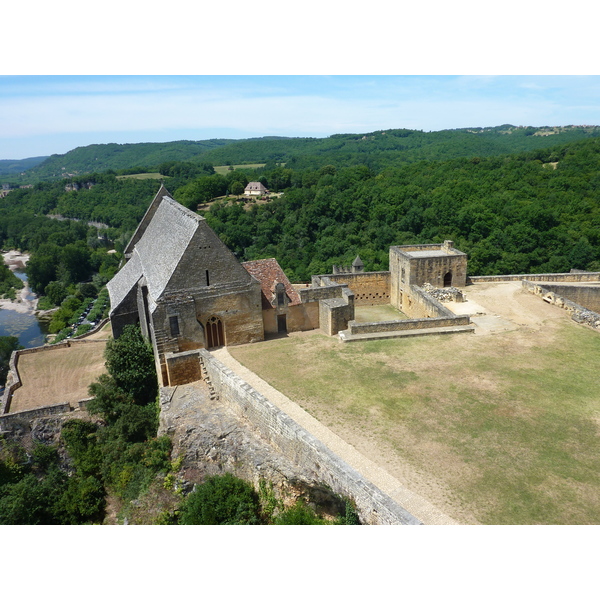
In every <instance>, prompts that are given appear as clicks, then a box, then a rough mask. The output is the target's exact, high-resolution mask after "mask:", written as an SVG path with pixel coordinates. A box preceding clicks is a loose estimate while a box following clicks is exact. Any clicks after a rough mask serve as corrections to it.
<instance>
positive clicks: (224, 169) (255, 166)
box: [214, 163, 266, 175]
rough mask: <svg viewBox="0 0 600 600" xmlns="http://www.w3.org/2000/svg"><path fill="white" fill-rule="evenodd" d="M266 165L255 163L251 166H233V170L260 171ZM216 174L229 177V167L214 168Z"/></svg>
mask: <svg viewBox="0 0 600 600" xmlns="http://www.w3.org/2000/svg"><path fill="white" fill-rule="evenodd" d="M265 164H266V163H254V164H251V165H231V166H232V167H233V170H234V171H235V170H236V169H260V168H262V167H264V166H265ZM214 169H215V173H217V174H218V175H227V173H228V171H229V165H219V166H218V167H214Z"/></svg>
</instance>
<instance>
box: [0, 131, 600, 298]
mask: <svg viewBox="0 0 600 600" xmlns="http://www.w3.org/2000/svg"><path fill="white" fill-rule="evenodd" d="M530 137H531V136H530ZM548 137H553V136H548ZM544 139H547V138H544ZM599 167H600V140H599V139H598V138H590V139H587V140H582V141H578V142H571V143H568V144H564V145H558V146H552V147H549V148H542V149H537V150H530V151H527V152H520V153H513V154H504V155H499V156H479V155H476V156H470V157H459V158H452V159H448V160H420V161H417V162H412V163H410V164H402V165H399V166H384V167H380V168H370V167H368V166H366V165H364V164H357V165H353V164H351V165H346V166H336V165H334V164H327V165H324V166H321V167H306V168H295V167H294V168H293V167H290V166H288V165H287V164H286V165H285V166H281V165H278V166H273V165H271V166H269V165H268V164H267V165H266V166H265V167H263V168H259V169H236V170H230V171H228V172H227V175H217V174H214V171H212V166H211V165H210V164H203V165H202V166H201V167H200V168H199V170H198V166H195V167H191V166H190V163H187V162H184V163H177V162H171V163H165V164H163V172H164V173H165V174H164V175H163V180H162V181H163V182H164V184H165V186H166V187H167V189H168V190H169V191H170V192H171V193H172V194H173V195H174V197H175V198H176V199H178V200H179V201H180V202H182V203H183V204H185V205H186V206H188V207H191V208H192V209H195V207H196V206H197V205H198V203H207V202H208V203H209V205H210V209H209V210H207V211H205V212H203V213H202V214H204V216H205V217H206V219H207V221H208V223H209V225H210V226H211V227H212V228H213V229H214V230H215V231H216V232H217V233H218V234H219V236H220V237H221V239H222V240H223V241H224V242H225V243H226V244H227V245H228V246H229V248H230V249H231V250H232V251H233V252H235V254H236V255H237V256H238V258H239V259H240V260H254V259H258V258H270V257H274V258H276V259H277V260H278V261H279V263H280V264H281V266H282V267H283V268H284V270H285V271H286V273H287V274H288V276H289V277H290V279H291V280H292V281H295V282H301V281H308V280H310V276H311V275H313V274H319V273H328V272H331V267H332V265H333V264H350V263H351V261H352V260H353V259H354V257H355V256H356V255H357V254H359V255H360V256H361V258H362V260H363V262H364V263H365V268H366V269H368V270H384V269H387V267H388V248H389V246H390V245H398V244H408V243H436V242H441V241H443V240H444V239H452V240H454V242H455V244H456V246H457V247H458V248H459V249H461V250H462V251H464V252H467V253H468V255H469V274H471V275H488V274H508V273H539V272H563V271H568V270H570V269H573V268H574V269H588V270H596V269H599V268H600V263H599V262H598V261H599V260H600V233H599V231H600V230H599V228H598V224H599V218H600V217H599V207H598V186H599V184H600V174H599V173H600V169H599ZM211 171H212V172H211ZM166 173H171V174H170V175H167V174H166ZM252 180H258V181H261V182H263V183H264V184H265V185H266V186H267V187H268V188H269V189H270V190H271V191H274V192H279V194H281V195H279V194H277V195H276V196H277V197H274V198H273V199H272V200H271V201H269V202H267V203H256V202H254V203H253V202H252V201H248V200H244V199H243V197H242V198H238V196H237V194H239V193H240V191H241V189H242V188H243V186H245V185H246V183H247V182H248V181H252ZM69 184H70V185H71V186H73V185H74V184H75V186H76V187H78V189H75V190H70V191H67V189H66V185H65V181H64V180H59V181H45V182H39V183H37V184H35V185H34V186H33V187H32V188H29V189H17V190H13V191H11V192H10V193H9V194H8V195H7V196H6V197H5V198H2V199H0V244H1V245H2V247H3V248H4V249H9V248H19V249H20V250H22V251H28V252H31V253H33V259H32V260H31V262H30V265H29V267H28V273H29V276H30V280H31V283H32V285H33V288H34V290H35V291H37V292H38V293H43V290H44V289H45V287H46V286H47V285H48V284H49V283H51V282H52V281H57V280H59V281H62V282H63V283H64V284H65V285H68V284H71V283H74V282H76V281H84V280H86V278H89V277H91V276H92V275H93V274H94V273H102V274H103V277H102V279H103V280H104V282H105V281H106V280H107V279H108V278H110V276H112V274H114V272H115V269H116V266H117V265H118V261H119V257H120V255H119V252H120V251H121V250H122V249H123V247H124V245H125V244H126V243H127V241H128V239H129V237H130V236H131V234H132V233H133V231H134V230H135V227H136V226H137V224H138V222H139V220H140V219H141V217H142V216H143V214H144V211H145V210H146V208H147V206H148V205H149V203H150V201H151V200H152V198H153V196H154V195H155V193H156V191H157V189H158V186H159V182H158V181H156V180H152V179H135V178H130V177H123V176H122V174H118V173H110V172H105V173H91V174H87V175H81V176H79V177H76V178H72V179H70V180H69ZM233 192H235V194H236V195H230V196H228V194H232V193H233ZM215 198H217V199H216V200H214V199H215ZM213 200H214V201H213ZM49 215H54V216H56V215H61V216H62V217H66V218H67V219H79V220H80V221H74V220H63V221H59V220H56V219H50V218H48V216H49ZM87 221H97V222H101V223H104V224H106V225H107V226H108V229H104V230H101V231H102V232H103V236H104V237H101V238H99V237H98V230H96V229H95V228H93V227H89V226H88V225H86V222H87ZM109 248H114V249H115V250H116V251H117V253H116V254H114V253H113V254H108V255H107V251H108V249H109ZM96 283H101V282H100V280H97V281H96Z"/></svg>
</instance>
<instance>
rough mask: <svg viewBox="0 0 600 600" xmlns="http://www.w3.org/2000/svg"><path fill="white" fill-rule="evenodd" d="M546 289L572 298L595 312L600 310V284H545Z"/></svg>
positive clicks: (572, 300) (565, 297)
mask: <svg viewBox="0 0 600 600" xmlns="http://www.w3.org/2000/svg"><path fill="white" fill-rule="evenodd" d="M543 287H544V289H546V290H548V291H549V292H552V293H554V294H555V295H557V296H560V297H561V298H564V299H566V300H570V301H571V302H574V303H575V304H578V305H579V306H582V307H583V308H587V309H588V310H591V311H594V312H600V286H599V287H590V286H584V285H582V286H575V285H554V284H551V283H546V284H544V286H543Z"/></svg>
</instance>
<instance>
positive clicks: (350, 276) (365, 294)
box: [328, 271, 390, 306]
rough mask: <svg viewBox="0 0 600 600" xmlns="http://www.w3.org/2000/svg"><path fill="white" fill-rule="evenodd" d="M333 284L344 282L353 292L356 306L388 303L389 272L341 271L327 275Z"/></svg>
mask: <svg viewBox="0 0 600 600" xmlns="http://www.w3.org/2000/svg"><path fill="white" fill-rule="evenodd" d="M328 279H329V280H330V281H331V282H332V283H335V284H345V285H347V286H348V287H349V288H350V289H351V290H352V291H353V292H354V302H355V304H356V305H357V306H373V305H377V304H389V303H390V272H389V271H369V272H367V273H341V274H338V275H328Z"/></svg>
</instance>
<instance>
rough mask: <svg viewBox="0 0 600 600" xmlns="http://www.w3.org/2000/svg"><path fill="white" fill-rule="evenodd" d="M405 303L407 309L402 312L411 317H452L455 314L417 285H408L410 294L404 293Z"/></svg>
mask: <svg viewBox="0 0 600 600" xmlns="http://www.w3.org/2000/svg"><path fill="white" fill-rule="evenodd" d="M405 304H406V305H407V306H406V308H407V310H404V311H403V312H404V314H406V315H408V316H409V317H410V318H412V319H434V318H447V319H452V318H454V317H455V316H456V315H455V314H454V313H453V312H452V311H451V310H450V309H449V308H446V307H445V306H444V305H443V304H442V303H441V302H440V301H439V300H437V299H436V298H434V297H433V296H432V295H431V294H428V293H427V292H426V291H425V290H424V289H423V288H421V287H419V286H418V285H411V286H410V294H406V302H405Z"/></svg>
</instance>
